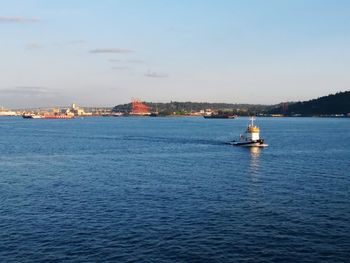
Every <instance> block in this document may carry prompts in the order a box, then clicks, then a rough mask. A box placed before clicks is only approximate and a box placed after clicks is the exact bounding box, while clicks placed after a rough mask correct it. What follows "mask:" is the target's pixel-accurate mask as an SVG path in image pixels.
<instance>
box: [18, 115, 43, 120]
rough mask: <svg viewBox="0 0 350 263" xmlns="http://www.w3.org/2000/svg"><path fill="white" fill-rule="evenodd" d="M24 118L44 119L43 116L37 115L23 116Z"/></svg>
mask: <svg viewBox="0 0 350 263" xmlns="http://www.w3.org/2000/svg"><path fill="white" fill-rule="evenodd" d="M22 118H23V119H42V116H41V115H36V114H23V115H22Z"/></svg>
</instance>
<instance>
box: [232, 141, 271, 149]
mask: <svg viewBox="0 0 350 263" xmlns="http://www.w3.org/2000/svg"><path fill="white" fill-rule="evenodd" d="M230 144H231V145H234V146H241V147H266V146H268V145H267V144H265V143H264V140H251V141H232V142H230Z"/></svg>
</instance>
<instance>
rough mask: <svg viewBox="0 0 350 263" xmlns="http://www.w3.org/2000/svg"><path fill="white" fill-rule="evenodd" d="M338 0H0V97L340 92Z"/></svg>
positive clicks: (243, 96) (31, 102)
mask: <svg viewBox="0 0 350 263" xmlns="http://www.w3.org/2000/svg"><path fill="white" fill-rule="evenodd" d="M349 14H350V1H348V0H327V1H325V0H264V1H263V0H240V1H239V0H95V1H94V0H89V1H87V0H74V1H73V0H59V1H51V0H0V35H1V41H0V54H1V56H0V106H3V107H8V108H20V107H49V106H57V105H62V106H64V105H69V104H71V103H72V102H75V103H77V104H78V105H82V106H114V105H117V104H121V103H128V102H130V101H131V99H132V98H139V99H141V100H143V101H153V102H168V101H197V102H227V103H256V104H275V103H279V102H282V101H299V100H308V99H312V98H317V97H320V96H324V95H328V94H330V93H336V92H339V91H345V90H350V88H349V87H350V74H349V72H350V15H349Z"/></svg>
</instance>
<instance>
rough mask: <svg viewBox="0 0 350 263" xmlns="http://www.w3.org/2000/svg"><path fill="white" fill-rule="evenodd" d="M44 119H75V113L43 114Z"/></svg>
mask: <svg viewBox="0 0 350 263" xmlns="http://www.w3.org/2000/svg"><path fill="white" fill-rule="evenodd" d="M42 118H43V119H73V118H74V116H73V115H43V116H42Z"/></svg>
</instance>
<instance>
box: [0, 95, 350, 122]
mask: <svg viewBox="0 0 350 263" xmlns="http://www.w3.org/2000/svg"><path fill="white" fill-rule="evenodd" d="M251 115H257V116H267V117H300V116H319V117H350V91H345V92H339V93H336V94H331V95H328V96H324V97H320V98H318V99H313V100H309V101H304V102H285V103H280V104H277V105H256V104H228V103H201V102H173V101H172V102H169V103H154V102H143V101H141V100H139V99H133V100H132V101H131V102H130V103H127V104H121V105H117V106H115V107H82V106H78V105H77V104H76V103H72V105H70V106H68V107H52V108H36V109H33V108H32V109H6V108H3V107H0V116H22V117H23V118H33V119H34V118H46V119H69V118H74V117H93V116H101V117H122V116H145V117H146V116H149V117H157V116H203V117H206V118H234V117H236V116H251Z"/></svg>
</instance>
